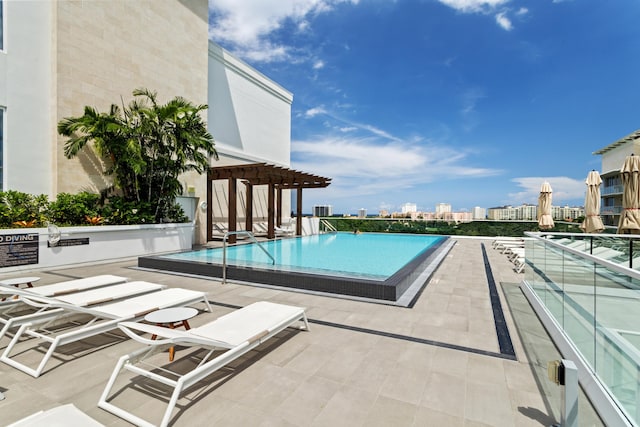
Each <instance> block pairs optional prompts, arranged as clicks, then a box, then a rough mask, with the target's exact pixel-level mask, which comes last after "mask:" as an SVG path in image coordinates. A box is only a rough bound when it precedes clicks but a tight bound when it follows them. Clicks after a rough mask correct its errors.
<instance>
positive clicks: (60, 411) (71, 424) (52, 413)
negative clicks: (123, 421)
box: [7, 403, 103, 427]
mask: <svg viewBox="0 0 640 427" xmlns="http://www.w3.org/2000/svg"><path fill="white" fill-rule="evenodd" d="M7 427H103V424H100V423H99V422H97V421H96V420H94V419H93V418H91V417H90V416H88V415H87V414H85V413H84V412H82V411H81V410H79V409H78V408H76V407H75V406H74V405H73V404H71V403H69V404H67V405H61V406H56V407H55V408H51V409H48V410H46V411H38V412H36V413H35V414H31V415H29V416H28V417H26V418H23V419H21V420H18V421H16V422H15V423H13V424H9V425H8V426H7Z"/></svg>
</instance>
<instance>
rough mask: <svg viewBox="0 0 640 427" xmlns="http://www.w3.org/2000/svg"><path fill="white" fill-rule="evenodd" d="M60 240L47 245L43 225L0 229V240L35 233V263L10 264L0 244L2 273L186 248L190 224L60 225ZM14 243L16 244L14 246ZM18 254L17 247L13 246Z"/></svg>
mask: <svg viewBox="0 0 640 427" xmlns="http://www.w3.org/2000/svg"><path fill="white" fill-rule="evenodd" d="M59 231H60V234H61V236H60V243H58V246H53V247H49V246H48V245H47V241H48V239H49V237H50V235H49V231H48V230H47V229H46V228H21V229H12V230H8V229H5V230H0V241H3V240H5V239H7V237H8V236H15V235H37V240H38V243H37V254H38V262H37V263H33V264H25V265H17V266H6V265H10V264H11V262H7V260H11V259H12V256H13V255H11V253H10V252H11V251H10V248H9V247H8V246H7V244H6V243H0V270H1V272H2V273H3V274H4V273H13V272H19V271H21V272H27V271H31V270H42V269H43V268H56V267H64V266H68V265H77V264H83V263H92V264H93V263H99V262H113V261H115V260H122V259H127V258H132V257H137V256H143V255H154V254H161V253H167V252H180V251H185V250H190V249H191V247H192V245H193V234H194V233H193V224H191V223H185V224H152V225H116V226H113V225H101V226H96V227H63V228H60V230H59ZM79 239H87V240H88V242H87V244H81V245H77V246H75V245H70V246H65V245H64V243H65V242H64V241H65V240H76V241H77V240H79ZM5 241H6V240H5ZM17 247H18V245H17V244H16V248H17ZM14 252H18V255H17V256H20V254H19V252H20V249H14Z"/></svg>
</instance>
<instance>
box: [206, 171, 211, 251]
mask: <svg viewBox="0 0 640 427" xmlns="http://www.w3.org/2000/svg"><path fill="white" fill-rule="evenodd" d="M210 175H211V172H210V171H209V172H207V238H206V240H205V242H208V241H209V240H211V239H212V238H213V221H211V218H213V180H212V179H211V176H210Z"/></svg>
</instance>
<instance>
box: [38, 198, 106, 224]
mask: <svg viewBox="0 0 640 427" xmlns="http://www.w3.org/2000/svg"><path fill="white" fill-rule="evenodd" d="M99 203H100V195H98V194H94V193H87V192H82V193H78V194H69V193H60V194H58V196H57V197H56V200H55V201H54V202H51V203H50V204H49V221H50V222H52V223H54V224H57V225H62V226H65V225H80V224H89V222H88V221H87V217H88V218H93V217H98V216H101V215H100V210H101V208H100V206H99Z"/></svg>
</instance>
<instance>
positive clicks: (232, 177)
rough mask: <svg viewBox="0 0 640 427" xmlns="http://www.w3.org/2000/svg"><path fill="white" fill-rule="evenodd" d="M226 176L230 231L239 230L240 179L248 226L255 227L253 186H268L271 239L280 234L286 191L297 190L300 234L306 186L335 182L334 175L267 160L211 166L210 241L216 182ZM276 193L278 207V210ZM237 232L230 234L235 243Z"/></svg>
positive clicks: (268, 225)
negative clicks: (264, 161) (303, 192)
mask: <svg viewBox="0 0 640 427" xmlns="http://www.w3.org/2000/svg"><path fill="white" fill-rule="evenodd" d="M219 179H226V180H228V181H229V215H228V218H229V224H228V231H230V232H233V231H237V189H238V180H241V181H242V182H243V183H244V184H245V185H246V193H247V214H246V217H245V229H246V230H249V231H251V230H253V187H254V186H256V185H268V186H269V188H268V191H267V238H269V239H273V238H274V237H275V236H276V232H275V227H276V225H281V224H282V190H294V189H295V190H296V191H297V206H296V235H298V236H300V235H302V189H303V188H324V187H327V186H328V185H329V184H331V178H325V177H322V176H318V175H312V174H309V173H304V172H299V171H296V170H293V169H288V168H283V167H280V166H275V165H270V164H267V163H251V164H246V165H233V166H218V167H212V168H209V172H208V174H207V240H211V237H212V235H213V224H212V222H211V218H212V214H213V211H212V206H213V205H212V203H213V181H215V180H219ZM276 194H277V200H278V206H277V210H276ZM235 237H236V236H235V235H233V234H232V235H230V236H229V239H228V240H229V242H230V243H233V242H235V240H236V239H235Z"/></svg>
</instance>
